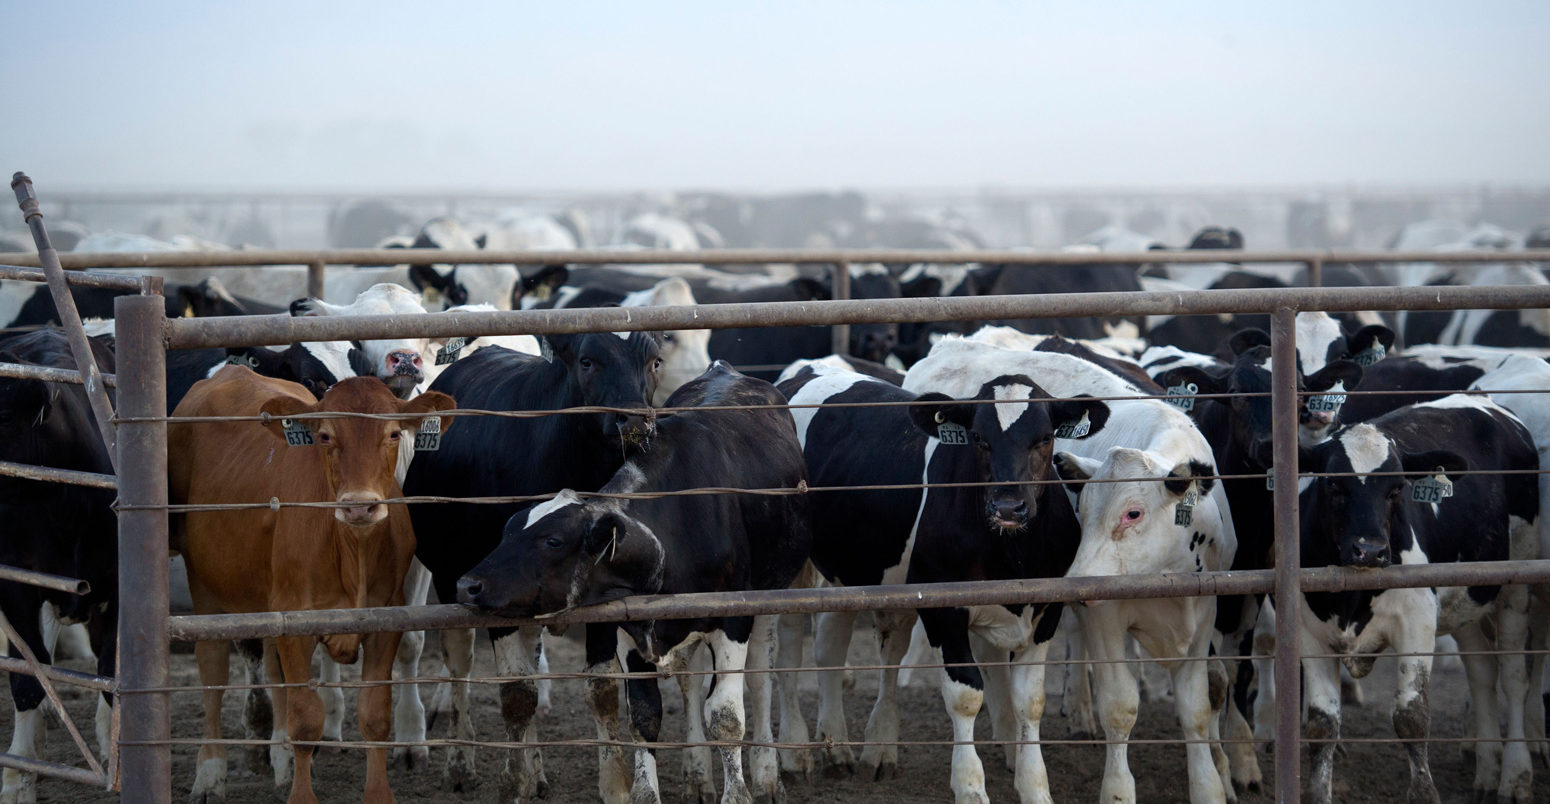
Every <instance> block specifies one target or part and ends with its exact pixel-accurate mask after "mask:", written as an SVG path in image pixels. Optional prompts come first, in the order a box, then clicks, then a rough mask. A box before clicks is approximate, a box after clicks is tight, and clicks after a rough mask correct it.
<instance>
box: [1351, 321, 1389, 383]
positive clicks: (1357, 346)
mask: <svg viewBox="0 0 1550 804" xmlns="http://www.w3.org/2000/svg"><path fill="white" fill-rule="evenodd" d="M1374 343H1381V344H1383V349H1384V351H1388V350H1390V349H1393V348H1394V330H1392V329H1389V328H1388V327H1385V326H1383V325H1382V324H1368V325H1367V326H1365V327H1362V328H1361V329H1359V330H1357V331H1356V334H1355V335H1352V336H1350V337H1348V338H1346V346H1347V348H1348V349H1349V350H1350V352H1351V354H1353V355H1358V354H1361V353H1362V352H1365V351H1367V350H1368V349H1371V348H1372V345H1373V344H1374ZM1347 387H1350V386H1347Z"/></svg>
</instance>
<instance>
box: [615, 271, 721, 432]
mask: <svg viewBox="0 0 1550 804" xmlns="http://www.w3.org/2000/svg"><path fill="white" fill-rule="evenodd" d="M694 303H695V301H694V291H693V290H691V289H690V288H689V283H688V282H686V281H684V280H683V279H682V278H680V277H668V278H667V279H663V280H662V281H660V282H658V283H656V284H655V285H653V286H652V287H650V288H647V289H646V290H640V291H636V292H634V293H631V294H629V295H628V296H625V297H624V301H623V302H622V303H621V304H620V306H621V307H678V306H692V305H693V304H694ZM662 339H663V343H662V348H661V350H660V351H659V352H658V356H659V357H661V359H662V370H661V371H660V372H659V373H658V375H657V377H658V379H657V390H656V393H655V394H653V395H652V397H651V404H652V405H654V406H656V407H661V406H662V405H664V404H666V403H667V398H668V397H670V396H672V395H673V392H674V391H676V390H678V389H679V388H680V387H681V386H683V384H684V383H686V382H688V381H690V380H692V379H694V378H695V377H698V376H700V375H701V374H704V373H705V370H706V369H708V368H710V330H708V329H672V330H667V331H664V332H663V333H662Z"/></svg>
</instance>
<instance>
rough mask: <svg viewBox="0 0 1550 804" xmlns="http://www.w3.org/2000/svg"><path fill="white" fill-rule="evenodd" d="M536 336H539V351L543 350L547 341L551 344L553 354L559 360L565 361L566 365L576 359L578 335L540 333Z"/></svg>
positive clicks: (550, 348) (550, 349)
mask: <svg viewBox="0 0 1550 804" xmlns="http://www.w3.org/2000/svg"><path fill="white" fill-rule="evenodd" d="M535 337H537V338H538V349H539V351H543V349H544V344H545V343H547V344H549V352H550V353H551V354H553V355H554V356H555V358H556V359H557V360H559V361H561V362H563V363H565V364H566V365H570V364H571V363H572V362H573V361H574V360H575V359H576V338H577V336H575V335H569V334H561V333H552V334H549V335H538V336H535ZM550 362H553V361H550Z"/></svg>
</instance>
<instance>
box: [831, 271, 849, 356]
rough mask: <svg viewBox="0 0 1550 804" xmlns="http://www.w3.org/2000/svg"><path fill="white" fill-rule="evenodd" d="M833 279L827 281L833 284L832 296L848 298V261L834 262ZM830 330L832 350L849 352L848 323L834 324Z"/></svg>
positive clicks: (839, 353)
mask: <svg viewBox="0 0 1550 804" xmlns="http://www.w3.org/2000/svg"><path fill="white" fill-rule="evenodd" d="M833 270H834V275H833V280H832V281H831V282H830V283H829V284H831V285H833V286H834V289H833V291H832V298H835V299H848V298H850V263H848V262H837V263H835V264H834V269H833ZM830 332H831V333H832V335H833V338H834V340H833V341H832V343H831V346H832V348H833V351H834V353H835V354H837V355H848V354H850V325H849V324H835V325H834V326H833V327H832V328H831V329H830Z"/></svg>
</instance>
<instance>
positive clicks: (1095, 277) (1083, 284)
mask: <svg viewBox="0 0 1550 804" xmlns="http://www.w3.org/2000/svg"><path fill="white" fill-rule="evenodd" d="M982 269H988V270H994V271H996V272H997V273H996V278H995V281H994V282H992V283H990V286H989V287H988V288H987V289H986V290H985V292H984V294H983V295H998V296H1004V295H1011V294H1035V295H1044V294H1047V293H1095V292H1109V291H1127V290H1141V289H1142V288H1141V282H1140V280H1139V279H1138V278H1137V277H1136V267H1135V266H1133V265H1069V266H1066V265H1063V266H1059V267H1051V266H1039V265H998V266H983V267H982ZM1127 322H1128V323H1129V324H1131V325H1133V326H1134V327H1135V328H1136V331H1137V332H1140V333H1142V334H1144V333H1145V332H1146V321H1145V318H1144V317H1140V316H1128V317H1121V316H1103V317H1089V318H1020V319H1015V320H1009V321H990V322H986V323H990V324H998V325H1004V326H1010V327H1015V328H1017V329H1019V330H1021V331H1023V332H1030V333H1038V334H1055V335H1064V336H1066V337H1068V338H1103V337H1107V336H1109V335H1111V334H1114V329H1115V328H1116V327H1121V326H1123V325H1124V324H1126V323H1127Z"/></svg>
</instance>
